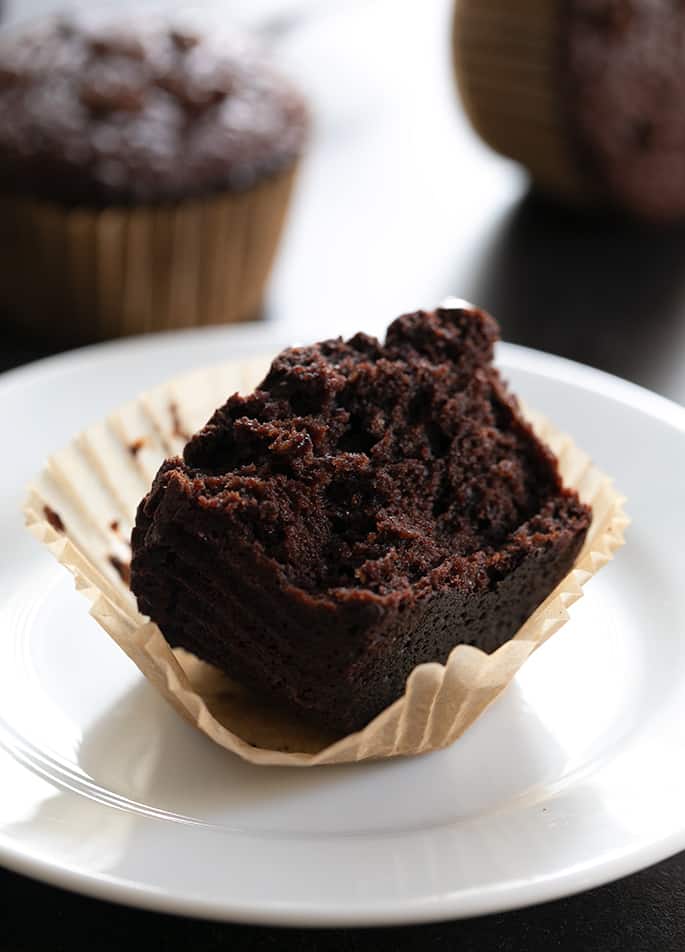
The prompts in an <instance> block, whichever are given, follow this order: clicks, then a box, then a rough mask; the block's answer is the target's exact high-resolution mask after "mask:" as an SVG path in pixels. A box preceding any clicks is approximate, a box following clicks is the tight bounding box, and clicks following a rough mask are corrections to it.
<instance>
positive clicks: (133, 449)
mask: <svg viewBox="0 0 685 952" xmlns="http://www.w3.org/2000/svg"><path fill="white" fill-rule="evenodd" d="M144 446H145V438H144V437H142V436H141V437H139V438H138V439H137V440H133V442H132V443H129V444H128V451H129V453H130V454H131V456H137V455H138V453H140V451H141V450H142V448H143V447H144Z"/></svg>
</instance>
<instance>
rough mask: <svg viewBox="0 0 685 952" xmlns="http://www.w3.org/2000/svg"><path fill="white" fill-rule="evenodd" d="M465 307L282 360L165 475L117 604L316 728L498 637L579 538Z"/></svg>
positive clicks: (356, 718) (483, 334)
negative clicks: (453, 654)
mask: <svg viewBox="0 0 685 952" xmlns="http://www.w3.org/2000/svg"><path fill="white" fill-rule="evenodd" d="M496 337H497V325H496V323H495V322H494V320H493V319H492V318H491V317H490V316H489V315H487V314H485V313H483V312H482V311H479V310H476V309H474V308H471V307H469V306H467V305H456V306H454V307H451V308H443V309H438V310H437V311H435V312H423V311H419V312H417V313H414V314H408V315H405V316H403V317H400V318H398V319H397V320H396V321H395V322H394V323H393V324H391V325H390V327H389V329H388V332H387V336H386V340H385V343H384V344H381V343H379V341H378V340H376V339H375V338H373V337H368V336H367V335H365V334H357V335H355V336H354V337H353V338H351V339H350V340H349V341H347V342H344V341H343V340H342V339H337V340H329V341H324V342H323V343H320V344H316V345H313V346H310V347H302V348H292V349H289V350H285V351H283V352H282V353H281V354H280V355H279V356H278V357H277V358H276V359H275V360H274V362H273V364H272V366H271V369H270V371H269V373H268V374H267V376H266V378H265V380H264V381H263V382H262V384H261V385H260V386H259V387H258V388H257V389H256V390H255V391H254V393H252V394H250V395H249V396H239V395H237V394H236V395H234V396H232V397H230V399H229V400H228V401H227V402H226V403H225V404H224V406H222V407H220V408H219V409H218V410H217V411H216V412H215V414H214V415H213V417H212V418H211V420H210V421H209V423H208V424H207V425H206V426H205V427H204V429H202V430H201V431H200V432H199V433H197V434H196V435H195V436H194V437H193V438H192V439H191V440H190V441H189V443H188V444H187V446H186V447H185V450H184V456H183V459H180V458H176V459H171V460H167V461H166V462H165V463H164V464H163V466H162V467H161V469H160V471H159V473H158V474H157V477H156V479H155V481H154V484H153V486H152V489H151V490H150V493H149V494H148V495H147V497H146V498H145V499H144V500H143V501H142V502H141V504H140V507H139V510H138V514H137V519H136V526H135V528H134V531H133V538H132V545H133V561H132V565H131V569H132V576H131V587H132V589H133V591H134V593H135V594H136V596H137V598H138V604H139V608H140V609H141V611H143V612H144V613H145V614H147V615H149V616H150V617H151V618H152V619H153V620H154V621H155V622H157V624H158V625H159V627H160V629H161V630H162V632H163V634H164V636H165V637H166V639H167V640H168V641H169V643H170V644H171V645H172V646H181V647H183V648H185V649H187V650H189V651H191V652H192V653H193V654H195V655H197V656H198V657H200V658H202V659H204V660H206V661H209V662H211V663H212V664H214V665H216V666H218V667H219V668H222V669H223V670H225V671H226V672H227V673H229V674H230V675H231V676H232V677H234V678H236V679H237V680H239V681H241V682H242V683H244V684H245V685H248V686H250V687H251V688H253V689H254V690H256V691H258V692H261V693H264V694H267V695H269V696H270V697H272V698H273V699H277V700H280V701H282V702H285V703H286V704H288V705H289V706H291V707H292V708H293V709H296V710H298V711H299V712H301V713H302V714H303V715H305V716H306V717H308V718H309V719H311V720H313V721H315V722H317V723H319V724H320V725H322V726H326V727H328V728H333V729H334V730H337V731H341V732H349V731H352V730H355V729H358V728H360V727H362V726H363V725H364V724H366V723H367V722H368V721H369V720H370V719H371V718H373V717H374V716H375V715H376V714H378V713H379V712H380V711H382V710H383V709H384V708H385V707H387V706H388V705H389V704H390V703H391V702H392V701H394V700H395V699H396V698H398V697H399V696H400V695H401V694H402V693H403V690H404V686H405V682H406V679H407V676H408V675H409V673H410V672H411V670H412V669H413V668H414V667H415V666H416V665H418V664H420V663H422V662H425V661H440V662H444V661H445V660H446V658H447V656H448V655H449V653H450V651H451V650H452V648H454V646H455V645H457V644H459V643H464V642H465V643H469V644H473V645H477V646H478V647H480V648H482V649H484V650H486V651H492V650H494V649H495V648H497V647H498V646H499V645H501V644H502V643H503V642H505V641H507V640H508V639H509V638H511V637H512V636H513V635H514V634H515V633H516V631H517V630H518V628H519V627H520V626H521V624H522V623H523V622H524V621H525V619H526V618H527V617H528V616H529V615H530V614H531V612H532V611H533V610H534V609H535V607H536V606H537V605H538V604H540V602H541V601H543V600H544V598H545V597H546V596H547V595H548V594H549V592H550V591H551V590H552V589H553V588H554V587H555V586H556V585H557V583H558V582H559V581H561V579H562V578H563V577H564V576H565V575H566V574H567V573H568V571H569V570H570V569H571V567H572V565H573V562H574V560H575V558H576V555H577V554H578V552H579V550H580V547H581V545H582V542H583V540H584V538H585V533H586V531H587V528H588V526H589V523H590V512H589V510H588V509H587V507H585V506H584V505H582V504H581V502H580V501H579V499H578V497H577V495H576V494H575V492H572V491H570V490H567V489H565V488H564V487H563V486H562V485H561V481H560V478H559V474H558V471H557V466H556V462H555V460H554V458H553V456H552V455H551V453H550V452H549V451H548V450H547V449H546V448H545V447H544V446H543V445H542V444H541V443H540V442H539V441H538V440H537V439H536V437H535V436H534V434H533V432H532V430H531V429H530V427H529V426H528V424H527V423H526V422H525V421H524V420H523V418H522V416H521V413H520V411H519V409H518V406H517V403H516V401H515V399H514V398H513V397H511V396H510V395H509V394H508V392H507V390H506V386H505V384H504V383H503V381H502V380H501V378H500V376H499V374H498V372H497V370H496V369H495V368H494V367H492V365H491V361H492V355H493V344H494V342H495V339H496Z"/></svg>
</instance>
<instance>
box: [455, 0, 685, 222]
mask: <svg viewBox="0 0 685 952" xmlns="http://www.w3.org/2000/svg"><path fill="white" fill-rule="evenodd" d="M683 29H685V9H684V8H683V7H682V6H681V5H680V4H679V3H675V2H673V0H544V2H541V0H520V2H517V3H510V2H509V0H456V13H455V19H454V55H455V65H456V72H457V79H458V83H459V88H460V90H461V94H462V98H463V100H464V104H465V106H466V110H467V112H468V114H469V116H470V118H471V120H472V122H473V124H474V126H475V128H476V129H477V131H478V132H479V133H480V134H481V135H482V136H483V138H484V139H485V140H486V142H488V144H489V145H491V146H492V147H493V148H494V149H496V150H497V151H498V152H501V153H502V154H504V155H507V156H510V157H511V158H513V159H516V160H518V161H519V162H522V163H523V164H524V165H525V166H526V167H527V168H528V169H529V170H530V172H531V174H532V176H533V178H534V179H535V180H536V182H537V183H538V184H540V185H541V186H542V187H543V188H544V189H546V190H548V191H550V192H553V193H554V194H556V195H559V196H561V197H565V198H567V199H571V200H573V201H581V202H583V203H585V204H591V205H592V204H594V205H605V206H613V207H616V208H620V209H622V210H624V211H627V212H628V213H630V214H632V215H633V216H635V217H638V218H642V219H646V220H650V221H668V220H676V219H681V218H683V217H685V116H684V114H683V110H682V108H681V104H682V101H683V95H684V94H685V71H684V70H683V68H682V55H681V39H680V37H681V33H682V31H683Z"/></svg>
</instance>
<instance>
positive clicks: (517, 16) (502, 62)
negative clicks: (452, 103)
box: [452, 0, 596, 203]
mask: <svg viewBox="0 0 685 952" xmlns="http://www.w3.org/2000/svg"><path fill="white" fill-rule="evenodd" d="M561 7H562V5H561V4H560V3H557V2H552V0H516V2H512V0H456V5H455V11H454V19H453V34H452V42H453V60H454V69H455V75H456V79H457V86H458V89H459V92H460V94H461V98H462V101H463V104H464V108H465V110H466V113H467V115H468V116H469V119H470V120H471V123H472V124H473V126H474V128H475V129H476V131H477V132H478V133H479V135H480V136H481V137H482V138H483V139H484V140H485V141H486V142H487V143H488V145H490V146H491V147H492V148H493V149H494V150H495V151H496V152H499V153H501V154H502V155H505V156H507V157H509V158H512V159H515V160H516V161H518V162H520V163H521V164H522V165H524V166H526V168H527V169H528V170H529V172H530V173H531V175H532V177H533V179H534V180H535V181H536V182H537V183H538V184H539V185H540V186H541V187H542V188H543V189H546V190H547V191H551V192H553V193H555V194H557V195H561V196H565V197H566V198H568V199H571V200H575V201H580V202H583V203H593V202H595V201H596V196H595V194H594V191H593V189H592V186H591V184H590V182H589V181H588V180H587V179H586V178H585V177H584V176H583V174H582V172H581V171H580V169H579V166H578V163H577V162H576V161H575V157H574V152H573V149H572V148H570V146H569V136H568V129H567V122H566V118H565V110H564V104H563V102H562V101H561V94H562V89H561V82H560V74H559V55H560V49H561V39H560V33H561V29H562V26H561V13H562V11H561Z"/></svg>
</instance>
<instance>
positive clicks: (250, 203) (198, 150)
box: [0, 15, 307, 339]
mask: <svg viewBox="0 0 685 952" xmlns="http://www.w3.org/2000/svg"><path fill="white" fill-rule="evenodd" d="M306 126H307V120H306V111H305V107H304V103H303V100H302V98H301V97H300V95H299V94H298V93H297V92H296V91H295V90H294V89H293V88H292V87H291V86H290V85H289V84H288V83H287V82H286V81H285V80H284V79H283V78H282V77H281V76H280V75H279V74H278V73H277V72H275V71H274V70H273V68H272V67H271V66H270V65H269V64H268V63H267V62H266V61H265V60H264V58H263V56H261V55H260V54H259V53H258V52H257V51H256V50H255V49H254V48H253V47H252V46H251V45H250V43H248V42H247V41H246V40H245V39H244V38H240V37H239V36H237V35H232V34H227V33H226V32H225V31H224V32H212V31H211V30H210V29H207V30H206V31H204V32H203V31H202V30H201V29H199V28H197V27H196V26H191V25H189V24H188V23H187V22H186V23H181V22H180V21H178V22H176V21H174V20H170V21H167V20H160V19H158V18H152V17H149V18H145V19H139V20H136V19H134V20H133V21H119V20H113V19H112V18H111V17H110V16H106V17H103V16H102V15H90V16H89V15H85V16H81V17H73V18H70V19H64V18H62V19H51V20H48V21H44V22H40V23H37V24H32V25H30V26H27V27H25V28H23V29H22V30H10V31H7V32H6V33H5V34H4V35H3V36H2V38H1V39H0V197H1V198H2V200H3V205H4V208H5V212H6V213H5V216H4V217H5V218H6V220H7V222H8V225H7V227H8V232H9V230H10V228H11V230H12V233H13V234H14V235H15V238H14V244H15V245H18V247H17V248H16V249H15V252H16V256H17V257H19V258H21V259H22V260H21V261H19V262H17V261H14V260H11V261H7V259H5V260H4V263H3V266H2V273H1V274H0V285H1V287H0V290H4V291H5V297H6V300H7V304H8V305H9V310H10V311H11V312H12V313H15V314H16V313H18V312H21V313H22V314H24V315H25V314H26V311H27V310H28V311H29V312H30V313H31V315H33V316H34V317H35V318H36V320H40V321H41V327H42V328H43V329H52V330H53V331H55V332H56V333H57V335H58V336H60V335H61V330H62V328H64V329H65V331H66V332H72V333H73V334H74V336H76V337H79V338H88V339H94V338H97V337H103V336H110V335H111V334H113V333H116V332H117V331H118V332H123V333H126V332H129V331H132V330H149V329H153V328H157V327H167V326H179V325H185V324H202V323H210V322H212V323H213V322H219V321H223V320H235V319H241V318H246V317H254V316H255V315H256V312H257V309H258V307H259V302H260V299H261V295H262V290H263V286H264V283H265V280H266V277H267V275H268V272H269V269H270V265H271V261H272V258H273V255H274V252H275V248H276V243H277V240H278V235H279V232H280V228H281V224H282V220H283V216H284V212H285V208H286V205H287V201H288V197H289V193H290V189H291V184H292V180H293V172H294V169H295V166H296V163H297V160H298V158H299V156H300V154H301V152H302V148H303V144H304V140H305V134H306ZM8 237H9V234H8ZM4 246H5V244H3V247H4ZM11 257H12V258H14V255H12V256H11ZM29 261H30V262H32V264H33V267H32V268H31V269H30V270H31V282H30V284H31V287H27V284H28V282H27V281H26V280H23V281H21V280H20V282H19V284H18V285H17V282H16V278H17V274H16V270H17V268H16V265H17V264H24V265H25V266H28V264H29ZM13 278H14V279H15V280H13ZM55 284H57V288H55V287H54V285H55ZM36 290H37V292H38V300H36V301H35V302H33V303H35V305H36V307H29V308H27V307H26V304H27V297H28V298H29V299H32V298H34V297H35V294H36ZM55 291H58V292H61V293H57V294H56V293H55ZM74 311H75V312H76V320H75V321H72V313H73V312H74Z"/></svg>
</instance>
